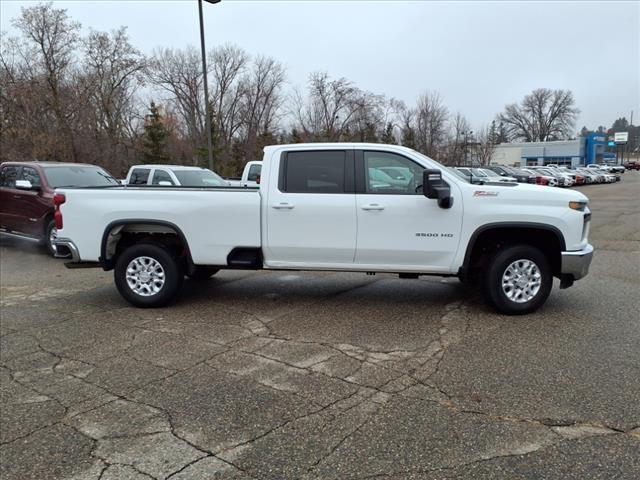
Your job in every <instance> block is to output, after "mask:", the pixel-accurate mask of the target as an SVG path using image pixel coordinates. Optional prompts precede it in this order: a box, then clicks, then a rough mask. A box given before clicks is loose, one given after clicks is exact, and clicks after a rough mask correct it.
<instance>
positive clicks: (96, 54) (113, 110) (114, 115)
mask: <svg viewBox="0 0 640 480" xmlns="http://www.w3.org/2000/svg"><path fill="white" fill-rule="evenodd" d="M83 44H84V53H85V55H84V62H83V63H84V72H85V78H86V85H87V94H88V98H89V104H90V106H91V107H92V109H91V110H92V114H93V117H94V119H95V120H94V122H95V123H94V130H95V132H96V135H97V137H98V138H100V137H101V136H102V135H104V136H106V139H107V145H106V146H107V148H106V150H107V151H106V152H104V153H106V155H107V156H108V157H109V158H108V161H109V163H111V162H116V164H115V165H114V166H115V167H116V169H118V170H120V171H124V170H126V168H127V166H128V165H127V156H126V154H124V152H121V148H119V147H123V146H125V144H126V143H128V142H127V140H131V138H130V137H129V135H128V134H129V133H130V132H131V125H130V123H131V121H132V119H133V118H135V114H134V113H133V110H134V108H135V99H134V95H135V92H136V89H137V87H138V86H139V85H140V83H141V81H142V72H143V69H144V68H145V59H144V57H143V56H142V54H141V53H140V52H139V51H138V50H137V49H136V48H134V47H133V46H132V45H131V43H130V42H129V38H128V36H127V33H126V28H125V27H122V28H120V29H118V30H115V31H113V32H111V34H109V33H106V32H96V31H91V32H90V33H89V36H88V37H87V38H86V39H85V40H84V41H83ZM127 137H129V138H127ZM104 153H103V154H104Z"/></svg>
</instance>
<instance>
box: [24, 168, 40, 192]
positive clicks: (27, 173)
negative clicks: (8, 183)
mask: <svg viewBox="0 0 640 480" xmlns="http://www.w3.org/2000/svg"><path fill="white" fill-rule="evenodd" d="M20 180H28V181H29V182H31V186H32V187H40V186H41V185H42V182H41V181H40V175H39V174H38V172H37V171H36V169H35V168H31V167H23V168H22V173H21V174H20Z"/></svg>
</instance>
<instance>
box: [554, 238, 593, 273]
mask: <svg viewBox="0 0 640 480" xmlns="http://www.w3.org/2000/svg"><path fill="white" fill-rule="evenodd" d="M592 258H593V246H592V245H590V244H587V246H586V247H584V248H583V249H582V250H576V251H573V252H562V266H561V269H560V270H561V272H560V273H561V274H562V275H571V276H572V277H573V280H579V279H581V278H582V277H584V276H586V275H587V273H589V265H591V259H592Z"/></svg>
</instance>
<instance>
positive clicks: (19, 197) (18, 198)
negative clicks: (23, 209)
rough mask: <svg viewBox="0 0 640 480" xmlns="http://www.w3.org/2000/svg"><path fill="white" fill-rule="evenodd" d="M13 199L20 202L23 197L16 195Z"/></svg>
mask: <svg viewBox="0 0 640 480" xmlns="http://www.w3.org/2000/svg"><path fill="white" fill-rule="evenodd" d="M13 198H15V199H16V200H20V199H21V198H22V197H21V196H20V195H14V196H13Z"/></svg>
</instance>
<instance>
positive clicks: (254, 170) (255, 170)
mask: <svg viewBox="0 0 640 480" xmlns="http://www.w3.org/2000/svg"><path fill="white" fill-rule="evenodd" d="M261 171H262V165H257V164H256V165H251V168H249V175H248V176H247V180H248V181H249V182H256V181H258V178H259V177H260V172H261Z"/></svg>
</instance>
